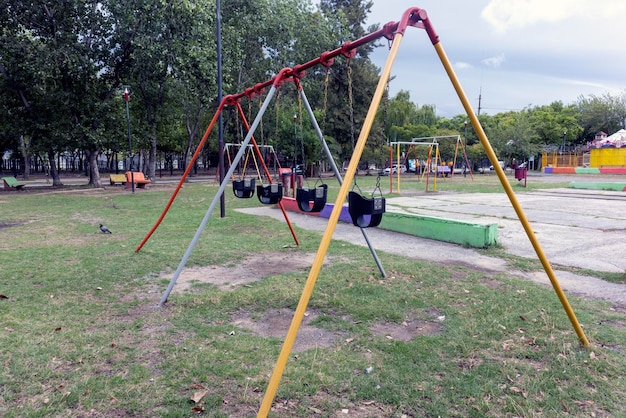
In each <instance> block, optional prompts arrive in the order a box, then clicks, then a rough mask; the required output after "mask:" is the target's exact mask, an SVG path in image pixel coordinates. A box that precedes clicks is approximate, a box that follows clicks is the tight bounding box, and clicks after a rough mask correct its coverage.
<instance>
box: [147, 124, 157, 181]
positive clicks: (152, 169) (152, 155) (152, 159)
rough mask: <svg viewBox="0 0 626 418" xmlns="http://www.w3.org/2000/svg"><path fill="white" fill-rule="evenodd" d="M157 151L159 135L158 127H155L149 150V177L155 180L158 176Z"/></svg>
mask: <svg viewBox="0 0 626 418" xmlns="http://www.w3.org/2000/svg"><path fill="white" fill-rule="evenodd" d="M156 151H157V135H156V128H153V131H152V138H151V139H150V151H149V152H148V170H147V173H146V175H147V177H148V178H149V179H150V180H154V179H155V177H156Z"/></svg>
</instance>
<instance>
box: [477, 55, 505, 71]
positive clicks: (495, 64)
mask: <svg viewBox="0 0 626 418" xmlns="http://www.w3.org/2000/svg"><path fill="white" fill-rule="evenodd" d="M504 61H506V58H504V54H500V55H496V56H495V57H489V58H485V59H484V60H482V61H481V62H482V63H483V64H484V65H486V66H487V67H492V68H499V67H500V66H501V65H502V63H503V62H504Z"/></svg>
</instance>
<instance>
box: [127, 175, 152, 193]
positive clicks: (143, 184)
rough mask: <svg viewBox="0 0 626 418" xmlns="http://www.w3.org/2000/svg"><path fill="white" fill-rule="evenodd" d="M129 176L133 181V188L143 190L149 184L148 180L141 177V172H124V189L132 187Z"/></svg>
mask: <svg viewBox="0 0 626 418" xmlns="http://www.w3.org/2000/svg"><path fill="white" fill-rule="evenodd" d="M131 174H132V178H133V180H134V181H135V186H137V187H138V188H140V189H143V188H145V187H146V184H150V183H151V181H150V180H148V179H147V178H145V176H144V175H143V173H142V172H141V171H137V172H133V173H131V172H130V171H127V172H126V188H127V189H130V188H131V187H132V181H131Z"/></svg>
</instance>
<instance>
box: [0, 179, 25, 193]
mask: <svg viewBox="0 0 626 418" xmlns="http://www.w3.org/2000/svg"><path fill="white" fill-rule="evenodd" d="M2 181H3V182H4V188H5V189H7V190H22V187H24V186H25V183H20V182H19V181H17V179H16V178H15V177H2Z"/></svg>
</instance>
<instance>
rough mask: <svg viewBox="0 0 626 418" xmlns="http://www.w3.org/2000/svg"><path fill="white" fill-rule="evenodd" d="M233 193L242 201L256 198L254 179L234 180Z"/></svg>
mask: <svg viewBox="0 0 626 418" xmlns="http://www.w3.org/2000/svg"><path fill="white" fill-rule="evenodd" d="M233 193H234V194H235V196H237V197H238V198H240V199H249V198H251V197H252V196H254V178H250V179H243V180H233Z"/></svg>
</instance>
